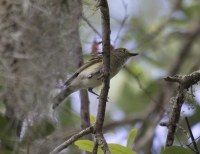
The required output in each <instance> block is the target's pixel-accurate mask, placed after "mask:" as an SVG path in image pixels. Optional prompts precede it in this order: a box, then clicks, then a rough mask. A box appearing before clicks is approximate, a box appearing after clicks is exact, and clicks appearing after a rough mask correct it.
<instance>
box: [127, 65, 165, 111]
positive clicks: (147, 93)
mask: <svg viewBox="0 0 200 154" xmlns="http://www.w3.org/2000/svg"><path fill="white" fill-rule="evenodd" d="M124 68H125V70H126V71H127V72H128V73H129V74H130V75H131V76H132V77H134V78H135V80H136V82H137V84H138V86H139V88H140V89H142V90H143V91H144V93H145V94H146V95H147V96H148V97H149V98H150V99H151V101H152V102H154V103H155V104H156V105H158V106H159V107H160V108H161V109H162V111H163V112H165V110H164V108H163V107H162V106H161V105H159V103H157V102H156V101H155V100H154V99H153V97H152V96H151V95H150V94H149V92H148V91H147V90H146V89H145V88H144V87H143V86H142V83H141V82H140V79H139V78H138V76H137V75H135V74H134V73H133V72H132V71H131V70H130V69H129V68H128V67H126V66H124Z"/></svg>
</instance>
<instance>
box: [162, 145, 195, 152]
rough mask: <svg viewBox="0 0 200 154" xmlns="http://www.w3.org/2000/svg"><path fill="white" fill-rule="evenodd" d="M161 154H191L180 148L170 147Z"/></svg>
mask: <svg viewBox="0 0 200 154" xmlns="http://www.w3.org/2000/svg"><path fill="white" fill-rule="evenodd" d="M162 154H191V152H190V151H189V150H187V149H186V148H183V147H180V146H171V147H168V148H166V149H165V150H164V151H163V152H162Z"/></svg>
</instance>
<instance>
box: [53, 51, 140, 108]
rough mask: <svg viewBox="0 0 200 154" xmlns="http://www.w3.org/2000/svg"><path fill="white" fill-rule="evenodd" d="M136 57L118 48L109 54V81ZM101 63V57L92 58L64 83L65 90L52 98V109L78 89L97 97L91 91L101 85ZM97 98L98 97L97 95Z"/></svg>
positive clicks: (134, 54)
mask: <svg viewBox="0 0 200 154" xmlns="http://www.w3.org/2000/svg"><path fill="white" fill-rule="evenodd" d="M136 55H138V54H137V53H131V52H130V51H129V50H127V49H125V48H118V49H115V50H112V51H111V52H110V79H111V78H113V77H114V76H115V75H116V74H117V73H118V72H119V71H120V70H121V68H122V67H123V66H124V64H125V63H126V61H127V60H128V59H129V58H130V57H132V56H136ZM102 69H103V63H102V56H98V57H96V58H92V59H91V60H89V61H88V62H86V63H85V64H84V65H83V66H81V67H80V68H79V69H78V70H77V71H76V72H75V73H74V74H73V75H72V76H71V77H70V78H69V79H68V80H67V81H66V82H65V83H64V85H65V89H64V90H63V91H61V92H60V93H59V94H58V95H57V96H56V97H55V98H53V109H55V108H56V107H57V106H58V105H59V104H60V103H61V102H62V101H64V100H65V99H66V98H67V97H68V96H69V95H70V94H71V93H73V92H75V91H78V90H80V89H88V91H89V92H91V93H93V94H95V95H97V94H96V93H94V92H93V91H92V89H93V88H95V87H98V86H100V85H101V80H100V79H99V77H100V76H101V74H102ZM97 96H98V95H97Z"/></svg>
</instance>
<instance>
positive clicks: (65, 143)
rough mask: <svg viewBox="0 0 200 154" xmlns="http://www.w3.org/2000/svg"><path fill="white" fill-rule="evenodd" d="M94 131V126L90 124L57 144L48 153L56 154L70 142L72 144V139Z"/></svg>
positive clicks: (74, 139)
mask: <svg viewBox="0 0 200 154" xmlns="http://www.w3.org/2000/svg"><path fill="white" fill-rule="evenodd" d="M93 132H94V126H90V127H88V128H86V129H84V130H82V131H80V132H79V133H77V134H75V135H73V136H72V137H71V138H70V139H68V140H67V141H65V142H64V143H62V144H60V145H59V146H57V147H56V148H55V149H54V150H53V151H52V152H51V153H50V154H57V153H58V152H60V151H62V150H63V149H66V148H67V147H68V146H69V145H70V144H72V143H73V142H74V141H76V140H78V139H79V138H81V137H83V136H84V135H87V134H89V133H93Z"/></svg>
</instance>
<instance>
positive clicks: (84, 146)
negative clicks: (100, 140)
mask: <svg viewBox="0 0 200 154" xmlns="http://www.w3.org/2000/svg"><path fill="white" fill-rule="evenodd" d="M74 144H75V145H76V146H78V147H79V149H81V150H85V151H89V152H92V150H93V147H94V142H93V141H89V140H78V141H76V142H75V143H74ZM98 154H103V150H102V149H101V148H100V147H98Z"/></svg>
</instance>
